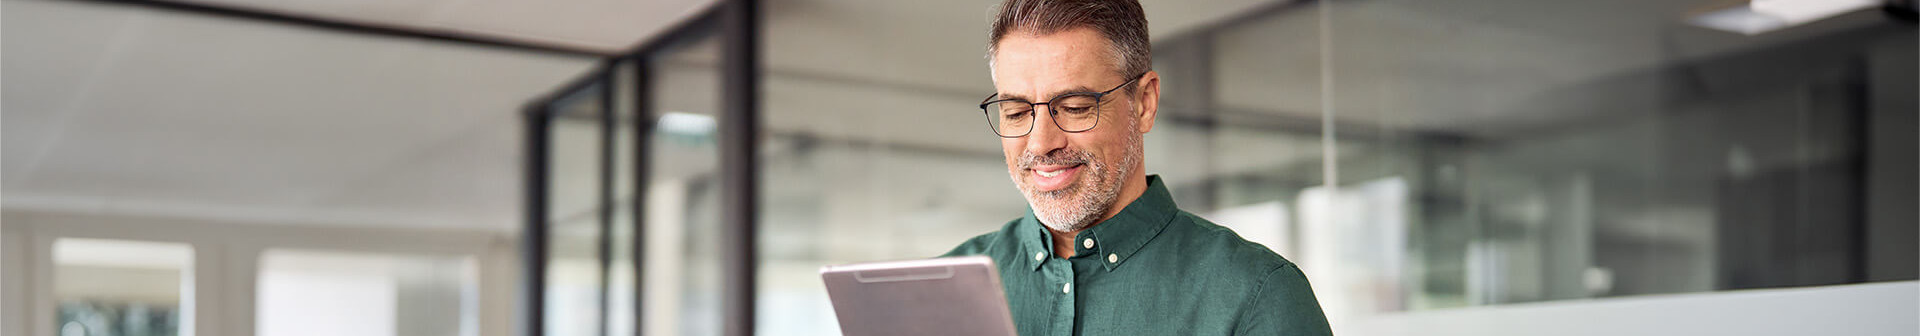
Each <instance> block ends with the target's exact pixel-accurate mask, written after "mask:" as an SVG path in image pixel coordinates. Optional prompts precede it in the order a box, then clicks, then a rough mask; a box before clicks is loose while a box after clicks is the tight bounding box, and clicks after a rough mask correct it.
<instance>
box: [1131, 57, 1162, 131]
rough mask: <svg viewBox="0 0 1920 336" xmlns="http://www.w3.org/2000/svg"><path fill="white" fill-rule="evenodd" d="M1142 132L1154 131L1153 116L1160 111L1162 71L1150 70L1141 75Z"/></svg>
mask: <svg viewBox="0 0 1920 336" xmlns="http://www.w3.org/2000/svg"><path fill="white" fill-rule="evenodd" d="M1134 85H1139V86H1140V87H1138V89H1139V92H1140V101H1139V103H1140V133H1147V132H1149V131H1153V118H1154V117H1155V116H1158V115H1159V113H1160V72H1158V71H1152V70H1148V71H1147V74H1146V75H1142V76H1141V77H1140V83H1136V84H1134Z"/></svg>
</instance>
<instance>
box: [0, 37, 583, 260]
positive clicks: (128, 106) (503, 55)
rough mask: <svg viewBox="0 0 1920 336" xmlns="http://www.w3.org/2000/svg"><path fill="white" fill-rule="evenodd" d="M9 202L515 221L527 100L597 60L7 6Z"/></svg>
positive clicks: (2, 94)
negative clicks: (521, 118)
mask: <svg viewBox="0 0 1920 336" xmlns="http://www.w3.org/2000/svg"><path fill="white" fill-rule="evenodd" d="M0 5H4V6H5V8H4V11H0V15H4V16H3V17H0V23H3V24H4V28H3V29H0V33H4V36H3V37H0V42H4V50H5V58H4V62H3V63H0V72H4V73H5V75H6V76H5V80H4V82H3V83H0V86H3V87H4V88H3V89H0V110H3V111H4V118H5V119H4V120H5V121H4V123H0V136H3V137H4V141H3V142H0V148H3V149H4V153H5V155H4V157H0V165H3V166H0V183H3V186H4V187H3V189H0V193H4V199H3V200H4V205H5V206H6V207H8V208H31V209H44V210H67V211H89V212H114V213H127V214H145V215H168V216H183V217H196V218H217V219H225V220H233V221H240V222H260V223H325V224H351V225H413V226H447V227H479V228H489V229H505V228H511V227H513V223H514V221H513V218H515V217H516V216H517V214H518V210H517V209H518V202H517V200H518V199H519V198H518V196H517V195H518V191H519V185H520V182H519V181H520V180H519V176H520V170H519V162H520V155H519V154H520V152H519V150H520V149H519V148H520V147H521V146H520V145H519V143H520V142H519V141H520V138H519V132H518V126H519V123H518V117H517V113H516V109H517V107H518V106H520V105H521V104H524V103H525V102H526V101H527V100H528V99H529V98H530V97H535V96H538V95H540V94H542V93H544V92H547V91H550V90H552V89H553V88H554V87H556V86H559V85H560V84H562V83H563V82H565V81H567V80H569V79H571V78H573V77H575V76H578V75H579V74H581V73H583V72H585V71H586V70H588V69H589V68H590V67H591V66H593V64H594V62H595V60H593V59H588V58H579V57H567V56H556V55H553V54H545V53H528V52H517V51H510V50H507V49H500V48H488V47H475V46H468V45H454V44H447V43H439V42H432V41H426V40H420V39H408V38H391V37H375V36H367V35H359V34H343V33H339V32H334V31H323V30H315V29H310V28H305V27H299V26H291V25H282V24H274V23H265V22H259V21H250V20H234V19H226V18H221V17H214V16H205V15H197V14H186V13H178V12H170V11H154V10H150V9H147V8H144V7H138V6H122V5H114V4H100V3H92V2H79V1H32V0H7V1H4V2H0Z"/></svg>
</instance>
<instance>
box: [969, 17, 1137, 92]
mask: <svg viewBox="0 0 1920 336" xmlns="http://www.w3.org/2000/svg"><path fill="white" fill-rule="evenodd" d="M1111 50H1112V49H1111V48H1109V45H1108V42H1107V40H1106V38H1105V37H1102V36H1101V35H1100V34H1099V33H1098V32H1095V31H1093V30H1092V29H1087V28H1075V29H1069V30H1065V31H1060V32H1056V33H1053V34H1047V35H1034V34H1009V35H1007V36H1006V37H1005V38H1003V39H1001V40H1000V45H999V46H998V47H997V49H996V51H995V54H994V62H993V74H992V75H993V83H994V88H995V89H996V90H997V91H998V92H999V93H1000V94H1001V95H1002V96H1008V97H1010V98H1028V99H1034V97H1049V96H1052V95H1055V94H1059V93H1064V92H1070V91H1084V90H1086V89H1087V88H1088V87H1089V86H1090V85H1093V84H1096V83H1100V81H1101V80H1102V79H1104V78H1106V77H1111V76H1112V73H1113V71H1112V69H1113V67H1114V66H1115V64H1114V61H1113V58H1112V57H1111V55H1109V54H1110V53H1111Z"/></svg>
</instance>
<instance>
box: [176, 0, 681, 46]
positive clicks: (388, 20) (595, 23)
mask: <svg viewBox="0 0 1920 336" xmlns="http://www.w3.org/2000/svg"><path fill="white" fill-rule="evenodd" d="M168 1H179V2H186V3H194V4H203V5H211V6H217V7H224V8H235V9H246V10H254V11H263V12H271V13H280V14H289V15H296V16H301V17H311V18H319V19H327V20H336V21H344V22H352V23H357V24H362V25H371V26H382V27H393V28H400V29H406V30H414V31H432V32H445V33H453V34H459V35H468V36H480V37H488V38H494V39H501V40H512V41H522V42H529V43H538V44H543V45H554V46H562V47H567V48H570V49H581V50H594V51H599V52H602V53H605V54H616V53H619V52H622V51H626V50H629V49H632V48H633V47H634V46H635V45H636V44H637V43H640V41H642V40H645V39H646V38H647V37H650V36H653V35H654V34H656V33H658V32H659V31H661V30H663V29H666V28H668V27H671V26H673V25H674V24H676V23H679V22H680V21H683V20H686V19H688V18H691V17H692V16H693V15H694V14H697V13H698V12H700V11H702V10H704V9H706V8H707V7H709V6H712V4H714V3H715V1H714V0H646V1H635V0H565V1H509V0H272V1H266V0H168Z"/></svg>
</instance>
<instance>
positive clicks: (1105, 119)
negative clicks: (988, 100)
mask: <svg viewBox="0 0 1920 336" xmlns="http://www.w3.org/2000/svg"><path fill="white" fill-rule="evenodd" d="M1112 50H1113V49H1112V48H1111V47H1110V46H1109V45H1108V42H1107V40H1106V39H1105V38H1104V37H1102V36H1101V35H1100V34H1099V33H1098V32H1095V31H1093V30H1091V29H1085V28H1081V29H1071V30H1066V31H1062V32H1057V33H1053V34H1049V35H1045V36H1034V35H1031V34H1009V35H1008V36H1006V37H1005V38H1003V39H1001V40H1000V45H999V46H998V51H997V54H995V56H994V67H993V81H994V86H995V88H996V89H997V90H998V93H999V95H1000V96H999V97H997V98H996V99H1013V98H1019V99H1025V100H1027V101H1031V102H1036V103H1043V102H1047V101H1048V100H1050V99H1053V98H1054V97H1056V96H1059V95H1062V94H1066V93H1073V92H1101V91H1106V90H1107V89H1110V88H1113V87H1114V86H1117V85H1120V84H1121V83H1125V82H1127V81H1128V80H1130V79H1132V78H1126V77H1124V76H1122V75H1120V74H1119V73H1118V72H1117V71H1116V66H1117V64H1115V62H1114V59H1113V56H1112ZM1148 77H1151V78H1150V79H1151V80H1152V82H1151V83H1150V84H1151V85H1154V86H1155V88H1156V89H1157V84H1158V78H1157V76H1153V75H1148ZM1148 79H1149V78H1142V80H1141V81H1140V82H1139V83H1135V84H1134V86H1136V87H1134V88H1132V89H1131V90H1129V89H1128V88H1122V89H1120V90H1118V91H1114V92H1113V93H1111V94H1108V95H1107V96H1106V98H1104V99H1102V102H1101V105H1100V106H1099V108H1098V113H1099V118H1100V119H1099V124H1098V125H1097V126H1095V127H1094V128H1093V129H1090V130H1087V131H1085V132H1079V133H1067V132H1065V131H1062V130H1061V129H1060V127H1059V126H1056V125H1054V121H1053V118H1052V116H1051V115H1052V113H1053V111H1052V107H1051V106H1042V107H1039V109H1040V110H1046V113H1045V114H1044V115H1035V116H1034V118H1033V121H1034V122H1033V132H1032V133H1029V134H1027V136H1024V137H1018V138H1002V139H1001V140H1000V146H1001V149H1002V150H1003V151H1004V152H1005V154H1006V158H1007V172H1008V173H1009V174H1011V175H1012V177H1013V182H1014V185H1015V186H1017V187H1019V188H1020V192H1021V193H1022V194H1024V195H1025V196H1026V198H1027V202H1028V204H1030V205H1032V206H1033V211H1034V215H1036V217H1039V219H1040V221H1041V223H1044V224H1046V225H1047V227H1048V228H1051V229H1053V230H1055V231H1062V232H1072V231H1078V230H1080V229H1083V228H1086V226H1088V225H1092V224H1093V223H1094V222H1095V221H1098V220H1100V219H1101V216H1102V215H1103V214H1105V213H1106V212H1107V210H1108V209H1109V208H1110V207H1112V206H1113V204H1114V201H1115V200H1116V199H1117V198H1118V195H1119V194H1120V189H1121V186H1122V185H1123V183H1124V182H1125V181H1126V179H1127V178H1128V177H1129V176H1131V175H1132V174H1134V173H1137V172H1138V170H1139V169H1141V168H1140V161H1141V155H1142V153H1141V152H1142V150H1141V143H1142V137H1141V135H1142V134H1143V133H1145V132H1146V131H1147V130H1149V129H1151V128H1152V127H1153V125H1152V123H1153V121H1152V116H1151V113H1152V112H1151V109H1152V106H1150V105H1148V104H1151V103H1145V102H1143V100H1142V99H1139V98H1140V97H1141V96H1140V95H1141V94H1143V93H1145V90H1142V89H1141V87H1144V86H1147V85H1140V84H1145V83H1149V81H1148ZM1143 108H1144V109H1143ZM1035 112H1036V114H1039V112H1040V111H1035ZM1143 112H1144V113H1147V115H1145V116H1144V117H1143V116H1142V113H1143Z"/></svg>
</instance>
